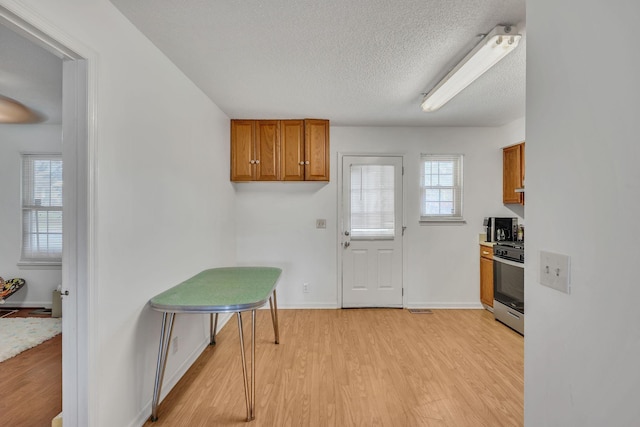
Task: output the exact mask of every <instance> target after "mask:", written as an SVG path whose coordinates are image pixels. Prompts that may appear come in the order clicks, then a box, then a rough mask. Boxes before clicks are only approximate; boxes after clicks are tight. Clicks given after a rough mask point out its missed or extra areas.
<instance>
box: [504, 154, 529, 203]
mask: <svg viewBox="0 0 640 427" xmlns="http://www.w3.org/2000/svg"><path fill="white" fill-rule="evenodd" d="M502 202H503V203H504V204H510V203H519V204H521V205H524V141H523V142H521V143H520V144H516V145H512V146H510V147H505V148H503V149H502Z"/></svg>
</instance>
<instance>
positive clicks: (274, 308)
mask: <svg viewBox="0 0 640 427" xmlns="http://www.w3.org/2000/svg"><path fill="white" fill-rule="evenodd" d="M269 310H270V311H271V323H273V334H274V335H275V337H276V344H280V331H279V328H278V301H277V299H276V290H275V289H274V290H273V297H269Z"/></svg>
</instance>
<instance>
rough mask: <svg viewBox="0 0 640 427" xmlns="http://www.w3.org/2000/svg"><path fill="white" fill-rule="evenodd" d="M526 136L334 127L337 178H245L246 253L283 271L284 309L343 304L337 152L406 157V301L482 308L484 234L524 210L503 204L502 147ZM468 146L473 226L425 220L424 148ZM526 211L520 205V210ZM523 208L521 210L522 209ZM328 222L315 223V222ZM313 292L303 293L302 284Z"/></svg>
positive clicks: (517, 131)
mask: <svg viewBox="0 0 640 427" xmlns="http://www.w3.org/2000/svg"><path fill="white" fill-rule="evenodd" d="M523 139H524V121H523V120H518V121H516V122H514V123H512V124H510V125H508V126H505V127H504V128H384V127H337V126H332V127H331V181H330V182H329V183H324V184H319V183H275V184H267V183H238V184H235V185H234V186H235V188H236V192H237V198H236V207H237V216H236V235H237V250H238V252H237V257H238V261H239V262H240V263H242V264H272V265H277V266H280V267H282V268H283V271H284V272H283V276H282V280H281V283H280V285H279V288H278V292H279V294H278V301H279V303H280V306H282V307H337V306H339V300H340V299H339V285H338V259H337V257H338V256H339V254H340V251H339V250H338V249H339V240H338V230H337V227H338V212H337V209H338V208H337V199H338V193H339V191H338V188H337V183H338V180H337V175H338V173H339V170H340V168H339V166H338V163H337V162H338V153H343V154H346V153H363V154H373V153H394V154H401V155H403V156H404V166H405V174H406V175H405V203H404V205H405V217H406V226H407V231H406V234H405V241H404V249H405V251H404V256H405V266H406V267H405V277H404V286H405V297H406V305H407V306H414V307H480V294H479V261H478V247H477V243H478V233H482V232H483V231H484V230H483V227H482V220H483V218H484V217H485V216H513V215H514V214H518V212H514V211H512V210H510V209H508V208H506V207H505V206H504V205H503V204H502V152H501V150H500V148H501V147H504V146H507V145H511V144H514V143H517V142H520V141H522V140H523ZM425 152H429V153H462V154H464V155H465V158H464V170H465V176H464V183H465V192H464V196H465V199H464V216H465V219H466V220H467V224H464V225H429V226H420V225H419V224H418V218H419V210H418V209H419V175H418V172H419V171H418V169H419V159H420V153H425ZM516 210H517V209H516ZM520 213H521V212H520ZM318 218H324V219H326V220H327V229H326V230H323V229H316V228H315V220H316V219H318ZM305 282H307V283H309V292H308V293H303V283H305Z"/></svg>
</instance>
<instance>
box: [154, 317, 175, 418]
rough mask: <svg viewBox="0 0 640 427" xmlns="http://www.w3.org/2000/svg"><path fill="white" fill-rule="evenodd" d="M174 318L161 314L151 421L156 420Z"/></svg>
mask: <svg viewBox="0 0 640 427" xmlns="http://www.w3.org/2000/svg"><path fill="white" fill-rule="evenodd" d="M175 316H176V314H175V313H166V312H165V313H162V329H161V333H160V345H159V348H158V363H157V365H156V380H155V383H154V385H153V400H152V401H151V421H157V420H158V401H159V400H160V391H161V390H162V380H163V378H164V368H165V367H166V365H167V354H168V353H169V344H170V343H171V334H172V333H173V319H174V318H175ZM167 318H168V321H167Z"/></svg>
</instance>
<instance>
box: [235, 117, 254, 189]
mask: <svg viewBox="0 0 640 427" xmlns="http://www.w3.org/2000/svg"><path fill="white" fill-rule="evenodd" d="M254 140H255V121H253V120H231V181H252V180H253V179H254V177H255V157H254ZM252 162H253V163H252Z"/></svg>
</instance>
